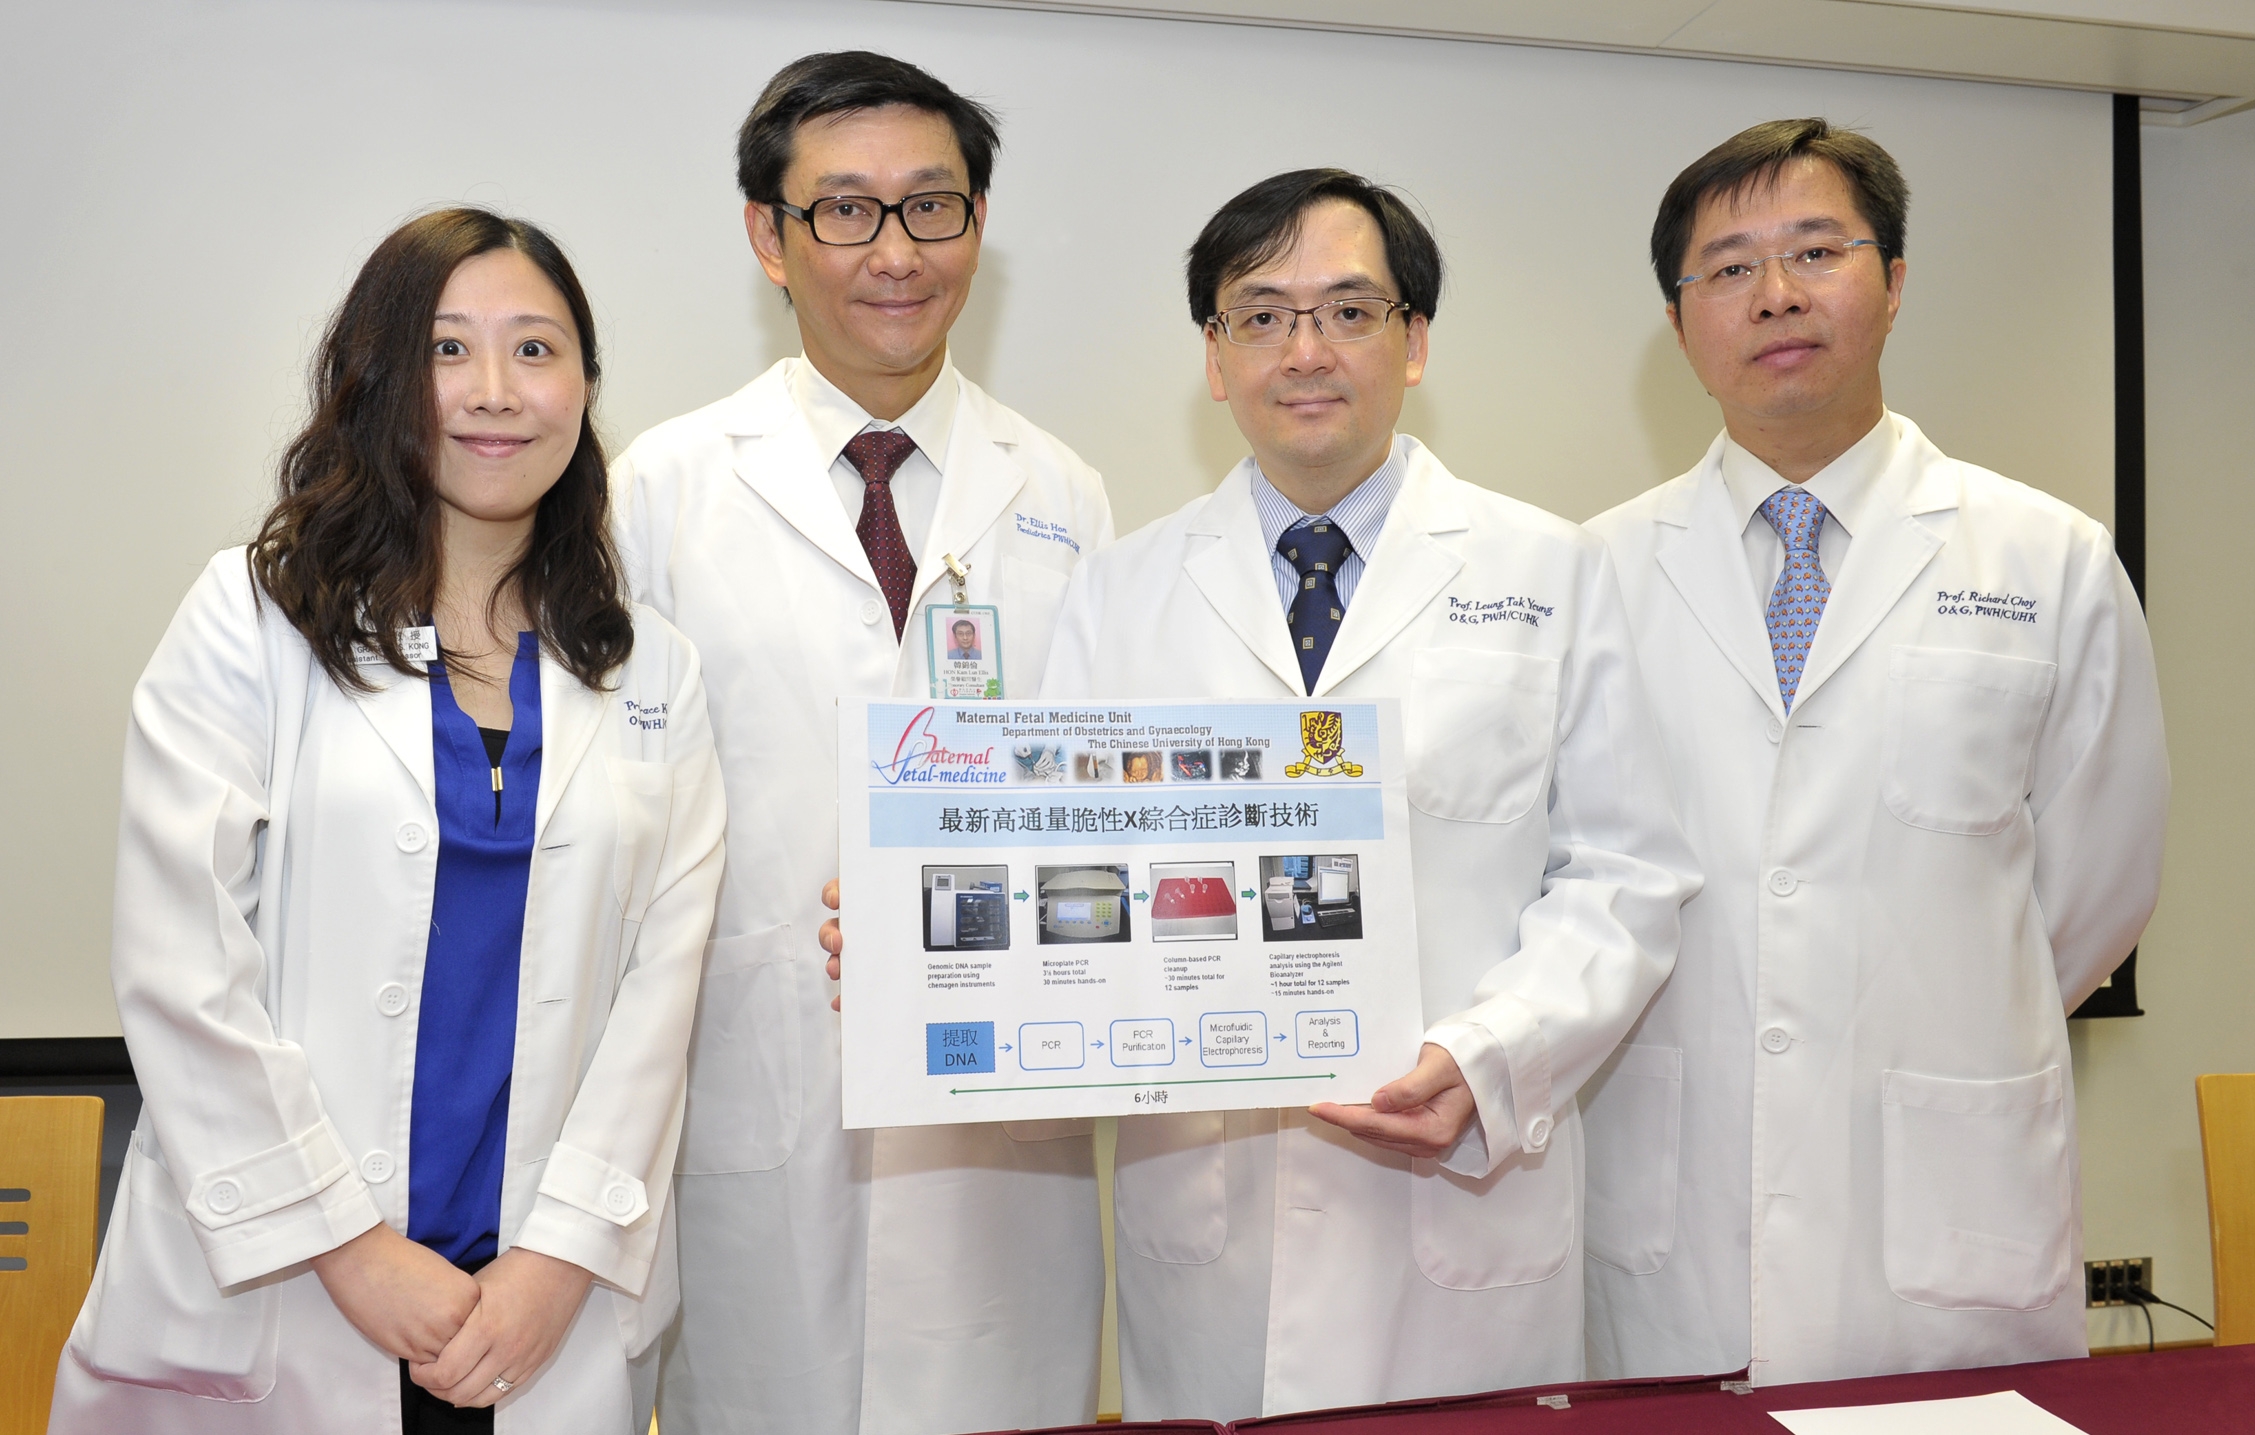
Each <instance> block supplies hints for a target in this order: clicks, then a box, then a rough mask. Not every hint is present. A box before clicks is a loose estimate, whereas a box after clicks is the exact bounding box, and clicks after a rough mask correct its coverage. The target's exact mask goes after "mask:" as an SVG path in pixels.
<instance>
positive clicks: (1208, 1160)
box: [1112, 1111, 1229, 1266]
mask: <svg viewBox="0 0 2255 1435" xmlns="http://www.w3.org/2000/svg"><path fill="white" fill-rule="evenodd" d="M1112 1169H1113V1176H1112V1227H1113V1230H1114V1232H1115V1234H1117V1235H1118V1237H1119V1240H1120V1243H1121V1244H1122V1245H1124V1246H1126V1247H1127V1248H1128V1249H1129V1250H1130V1251H1133V1252H1134V1253H1135V1254H1137V1255H1139V1256H1143V1257H1145V1258H1147V1259H1149V1260H1154V1261H1166V1262H1168V1263H1169V1264H1172V1265H1179V1266H1198V1265H1204V1264H1205V1263H1206V1262H1208V1261H1210V1260H1213V1259H1214V1258H1215V1257H1216V1256H1219V1255H1220V1254H1221V1248H1222V1245H1223V1243H1224V1242H1225V1241H1227V1240H1228V1239H1229V1198H1228V1191H1227V1187H1226V1185H1225V1183H1224V1180H1223V1174H1222V1113H1221V1112H1219V1111H1183V1112H1170V1113H1169V1114H1167V1115H1165V1116H1123V1117H1121V1118H1120V1142H1119V1147H1118V1149H1117V1151H1116V1153H1115V1155H1114V1158H1113V1168H1112Z"/></svg>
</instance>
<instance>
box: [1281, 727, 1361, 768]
mask: <svg viewBox="0 0 2255 1435" xmlns="http://www.w3.org/2000/svg"><path fill="white" fill-rule="evenodd" d="M1346 743H1347V724H1346V720H1345V719H1343V718H1341V717H1340V716H1339V714H1337V713H1301V714H1300V746H1301V748H1302V749H1303V750H1304V753H1305V761H1301V762H1295V763H1293V764H1292V765H1291V766H1290V767H1287V768H1285V769H1284V775H1285V776H1286V777H1360V776H1362V764H1361V763H1359V762H1349V761H1347V760H1346V759H1345V758H1343V757H1341V756H1340V755H1339V750H1340V749H1341V748H1342V747H1345V746H1346Z"/></svg>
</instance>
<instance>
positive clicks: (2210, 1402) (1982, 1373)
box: [1051, 1345, 2255, 1435]
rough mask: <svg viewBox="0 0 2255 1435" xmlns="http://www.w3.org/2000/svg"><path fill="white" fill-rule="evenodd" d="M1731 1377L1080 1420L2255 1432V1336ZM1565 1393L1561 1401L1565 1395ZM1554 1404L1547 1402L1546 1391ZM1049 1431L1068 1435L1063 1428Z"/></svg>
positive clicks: (1570, 1428)
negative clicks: (1933, 1419)
mask: <svg viewBox="0 0 2255 1435" xmlns="http://www.w3.org/2000/svg"><path fill="white" fill-rule="evenodd" d="M1733 1387H1739V1388H1743V1387H1741V1386H1740V1382H1739V1381H1737V1380H1734V1379H1733V1378H1731V1377H1728V1376H1697V1377H1690V1378H1685V1379H1680V1380H1641V1381H1639V1380H1624V1381H1591V1382H1588V1383H1585V1384H1580V1385H1544V1386H1536V1387H1533V1388H1530V1389H1527V1390H1506V1391H1499V1392H1497V1393H1495V1394H1492V1395H1459V1396H1453V1397H1450V1398H1447V1399H1440V1400H1404V1401H1398V1402H1396V1403H1394V1404H1392V1405H1366V1406H1362V1407H1360V1408H1357V1409H1351V1410H1319V1411H1311V1412H1309V1413H1307V1414H1304V1415H1272V1416H1269V1417H1267V1418H1266V1419H1261V1420H1239V1421H1237V1422H1236V1423H1234V1424H1232V1425H1227V1426H1223V1425H1216V1424H1213V1423H1211V1422H1208V1421H1203V1420H1167V1421H1155V1422H1151V1423H1148V1424H1118V1425H1076V1426H1070V1427H1066V1428H1067V1429H1069V1430H1071V1431H1074V1432H1083V1435H1113V1432H1124V1431H1137V1430H1151V1431H1157V1430H1179V1431H1204V1432H1207V1435H1215V1432H1224V1435H1226V1432H1230V1431H1247V1432H1250V1431H1255V1430H1258V1431H1264V1432H1266V1431H1306V1432H1308V1435H1488V1432H1491V1431H1502V1432H1506V1435H1515V1432H1520V1431H1526V1432H1529V1435H1536V1432H1554V1433H1555V1435H1616V1432H1618V1435H1630V1432H1634V1435H1662V1432H1665V1435H1784V1431H1785V1427H1784V1426H1783V1425H1780V1424H1778V1423H1777V1422H1776V1421H1775V1420H1772V1419H1770V1415H1769V1412H1771V1411H1773V1410H1819V1409H1824V1408H1826V1407H1828V1406H1835V1405H1890V1404H1894V1403H1896V1402H1898V1401H1905V1400H1951V1399H1956V1398H1958V1397H1960V1396H1967V1395H1989V1394H1993V1393H1994V1392H1996V1391H1999V1390H2017V1391H2019V1392H2020V1393H2021V1394H2022V1395H2024V1396H2026V1397H2027V1398H2028V1399H2029V1400H2031V1401H2033V1402H2035V1403H2036V1404H2038V1405H2040V1406H2042V1407H2043V1408H2044V1409H2046V1410H2049V1411H2050V1412H2051V1413H2052V1414H2054V1415H2057V1416H2058V1417H2059V1418H2060V1419H2062V1420H2065V1421H2066V1422H2067V1423H2068V1424H2070V1425H2073V1426H2075V1427H2076V1428H2077V1429H2079V1430H2082V1431H2084V1432H2086V1435H2156V1432H2168V1435H2211V1432H2214V1435H2224V1432H2230V1435H2251V1432H2255V1345H2237V1346H2225V1347H2223V1348H2221V1349H2198V1350H2165V1351H2161V1352H2159V1353H2157V1354H2152V1355H2109V1356H2104V1357H2100V1358H2097V1359H2091V1360H2051V1361H2043V1362H2040V1363H2038V1364H2033V1365H2001V1366H1989V1367H1986V1368H1983V1369H1979V1370H1931V1371H1923V1372H1920V1373H1917V1374H1913V1375H1881V1376H1874V1377H1872V1378H1870V1379H1866V1380H1833V1381H1825V1382H1821V1383H1817V1384H1811V1385H1770V1386H1764V1387H1762V1388H1761V1389H1758V1390H1753V1391H1751V1392H1749V1393H1744V1394H1740V1393H1737V1390H1736V1389H1734V1388H1733ZM1560 1396H1563V1397H1565V1399H1564V1401H1563V1403H1562V1405H1561V1403H1560V1402H1559V1400H1558V1397H1560ZM1546 1400H1547V1401H1549V1402H1550V1403H1548V1404H1546V1403H1544V1402H1545V1401H1546ZM1051 1435H1065V1432H1064V1431H1063V1430H1060V1431H1056V1432H1051Z"/></svg>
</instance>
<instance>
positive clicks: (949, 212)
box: [775, 189, 971, 245]
mask: <svg viewBox="0 0 2255 1435" xmlns="http://www.w3.org/2000/svg"><path fill="white" fill-rule="evenodd" d="M775 207H776V208H777V209H780V210H782V211H783V212H784V213H785V214H788V215H790V216H791V217H792V218H793V219H796V220H798V221H799V222H800V223H802V224H804V225H805V226H806V227H807V232H808V233H810V234H812V235H813V236H814V242H815V243H817V244H843V245H855V244H875V243H876V242H877V236H878V234H879V233H881V232H882V231H883V230H884V228H885V216H886V215H888V214H897V215H899V216H900V227H901V229H902V230H903V231H904V232H905V233H906V234H907V235H908V237H909V238H911V239H913V240H916V241H917V242H918V243H921V244H938V243H940V242H942V241H943V240H949V239H961V238H962V237H963V236H964V235H965V234H966V233H968V232H969V231H970V228H971V196H970V195H968V194H958V193H957V192H955V191H954V190H951V189H931V190H926V191H924V192H923V193H921V194H911V195H909V196H907V197H906V198H904V199H902V200H901V202H900V203H898V204H887V203H885V201H883V200H881V199H879V198H877V197H876V196H875V195H873V194H831V195H825V196H824V197H822V198H821V199H818V200H816V201H815V202H814V203H812V204H810V205H808V206H807V207H806V208H804V209H801V208H799V206H797V205H795V204H786V203H784V202H783V201H782V200H777V201H776V202H775Z"/></svg>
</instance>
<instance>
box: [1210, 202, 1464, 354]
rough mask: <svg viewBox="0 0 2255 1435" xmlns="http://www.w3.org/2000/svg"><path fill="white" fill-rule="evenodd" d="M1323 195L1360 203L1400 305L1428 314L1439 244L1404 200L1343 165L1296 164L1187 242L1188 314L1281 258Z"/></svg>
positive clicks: (1436, 296)
mask: <svg viewBox="0 0 2255 1435" xmlns="http://www.w3.org/2000/svg"><path fill="white" fill-rule="evenodd" d="M1329 199H1343V200H1345V201H1347V202H1348V203H1349V204H1356V205H1360V206H1362V208H1363V210H1364V211H1365V212H1367V213H1368V214H1369V215H1370V217H1371V218H1372V219H1374V220H1376V221H1377V222H1378V232H1379V233H1380V234H1381V235H1383V236H1385V240H1386V267H1387V268H1388V269H1391V270H1392V271H1393V272H1394V283H1395V284H1396V285H1398V286H1399V287H1400V289H1401V297H1402V302H1403V303H1405V304H1407V305H1409V309H1410V312H1411V313H1412V314H1422V315H1424V316H1425V317H1426V318H1427V319H1431V318H1432V317H1433V312H1434V310H1435V309H1437V308H1438V307H1439V306H1440V302H1441V246H1440V245H1438V244H1436V243H1434V242H1433V232H1432V231H1431V230H1429V229H1427V228H1426V227H1425V223H1424V221H1423V220H1421V219H1419V218H1418V217H1417V216H1416V214H1415V213H1413V212H1412V211H1411V210H1410V207H1409V205H1408V203H1407V202H1406V201H1404V200H1403V199H1402V197H1401V196H1400V195H1399V194H1396V193H1395V192H1394V191H1393V190H1391V189H1388V188H1387V187H1386V186H1384V185H1379V184H1372V183H1371V182H1370V181H1369V180H1367V179H1364V178H1363V177H1362V176H1361V175H1359V174H1349V173H1348V172H1347V171H1346V170H1343V169H1295V170H1292V171H1290V172H1288V173H1285V174H1279V175H1272V176H1270V177H1269V178H1267V179H1264V180H1262V181H1261V182H1260V183H1259V184H1256V185H1254V186H1253V187H1252V188H1250V189H1248V190H1245V191H1244V192H1243V193H1241V194H1239V195H1238V196H1237V197H1236V198H1235V199H1232V200H1231V201H1229V203H1227V204H1225V205H1223V206H1222V207H1221V208H1220V209H1218V210H1216V211H1214V217H1213V218H1211V219H1209V220H1207V221H1206V227H1205V228H1204V229H1202V230H1200V231H1199V232H1198V242H1197V243H1195V244H1193V245H1191V246H1190V254H1189V261H1188V265H1187V270H1188V273H1187V276H1186V277H1187V278H1188V280H1189V288H1190V319H1191V322H1192V323H1195V324H1204V323H1205V322H1206V321H1207V320H1208V319H1209V318H1211V317H1213V313H1214V310H1215V308H1216V307H1217V302H1218V301H1217V300H1216V297H1215V296H1216V295H1218V294H1219V293H1220V292H1221V289H1222V286H1223V285H1225V284H1227V283H1229V282H1230V281H1231V280H1233V279H1240V278H1243V277H1244V276H1245V275H1247V274H1250V273H1252V272H1253V271H1254V270H1256V269H1258V268H1260V267H1261V266H1262V265H1264V264H1269V263H1272V262H1274V261H1275V260H1277V259H1280V258H1282V257H1283V256H1284V254H1285V253H1286V252H1287V251H1289V250H1290V249H1291V248H1292V246H1293V245H1295V244H1297V243H1299V241H1300V222H1301V220H1302V219H1303V218H1305V217H1306V215H1307V212H1308V211H1309V210H1310V209H1313V208H1314V207H1315V206H1316V205H1318V204H1321V203H1323V202H1324V201H1325V200H1329Z"/></svg>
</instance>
